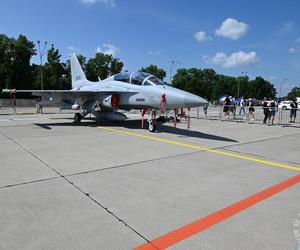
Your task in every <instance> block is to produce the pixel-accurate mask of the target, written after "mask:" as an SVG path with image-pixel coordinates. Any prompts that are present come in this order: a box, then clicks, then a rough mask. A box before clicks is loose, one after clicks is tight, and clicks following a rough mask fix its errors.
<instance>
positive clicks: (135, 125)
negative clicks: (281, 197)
mask: <svg viewBox="0 0 300 250" xmlns="http://www.w3.org/2000/svg"><path fill="white" fill-rule="evenodd" d="M64 120H65V119H64ZM70 120H73V119H70ZM34 125H36V126H38V127H40V128H43V129H47V130H51V129H52V128H51V127H77V126H80V127H86V126H87V127H97V126H105V127H110V126H112V127H123V128H127V129H140V130H143V128H141V120H126V121H120V122H112V121H101V122H95V120H94V119H91V120H90V119H89V120H87V119H85V120H84V121H82V122H81V123H80V124H74V123H73V122H70V123H69V122H60V123H34ZM144 129H147V121H145V128H144ZM159 133H168V134H174V135H178V137H193V138H201V139H207V140H215V141H225V142H238V141H236V140H233V139H230V138H226V137H222V136H217V135H212V134H206V133H202V132H199V131H194V130H189V129H182V128H174V127H172V126H168V125H165V124H164V123H159V122H157V131H156V132H155V133H154V134H159Z"/></svg>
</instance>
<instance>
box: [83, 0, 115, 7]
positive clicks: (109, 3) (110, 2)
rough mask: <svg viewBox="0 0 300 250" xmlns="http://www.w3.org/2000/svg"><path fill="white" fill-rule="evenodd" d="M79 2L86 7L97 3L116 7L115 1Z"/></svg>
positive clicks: (91, 0)
mask: <svg viewBox="0 0 300 250" xmlns="http://www.w3.org/2000/svg"><path fill="white" fill-rule="evenodd" d="M79 1H80V3H82V4H85V5H93V4H96V3H100V4H107V5H110V6H112V7H115V6H116V3H115V0H79Z"/></svg>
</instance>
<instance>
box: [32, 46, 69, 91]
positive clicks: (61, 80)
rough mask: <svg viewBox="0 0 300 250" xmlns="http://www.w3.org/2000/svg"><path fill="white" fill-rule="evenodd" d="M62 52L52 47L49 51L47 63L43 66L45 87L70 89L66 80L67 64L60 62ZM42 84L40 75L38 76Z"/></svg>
mask: <svg viewBox="0 0 300 250" xmlns="http://www.w3.org/2000/svg"><path fill="white" fill-rule="evenodd" d="M60 58H61V54H60V53H59V50H58V49H55V48H54V45H53V44H52V46H51V48H50V49H49V50H48V51H47V63H45V65H44V66H43V75H44V81H43V82H44V89H69V88H70V85H69V84H68V82H67V80H66V73H67V72H66V65H65V64H64V63H61V62H60ZM37 81H38V84H39V85H40V77H37Z"/></svg>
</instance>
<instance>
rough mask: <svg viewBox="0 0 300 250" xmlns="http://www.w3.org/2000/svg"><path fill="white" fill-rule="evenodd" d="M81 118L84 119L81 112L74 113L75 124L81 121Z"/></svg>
mask: <svg viewBox="0 0 300 250" xmlns="http://www.w3.org/2000/svg"><path fill="white" fill-rule="evenodd" d="M81 119H82V115H81V114H80V113H75V115H74V123H75V124H78V123H80V122H81Z"/></svg>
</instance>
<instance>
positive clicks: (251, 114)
mask: <svg viewBox="0 0 300 250" xmlns="http://www.w3.org/2000/svg"><path fill="white" fill-rule="evenodd" d="M257 104H258V103H257V101H256V100H254V99H252V98H249V99H245V98H244V97H241V99H240V100H239V101H236V100H235V98H233V97H231V96H227V97H225V98H224V100H223V114H224V117H225V119H228V118H229V116H230V114H231V113H232V115H233V118H235V116H236V112H237V108H239V111H238V114H239V115H246V114H247V115H248V119H249V121H254V120H255V107H256V106H257ZM261 106H262V109H263V115H264V118H263V123H264V124H268V125H274V120H275V115H276V112H277V111H278V104H277V102H276V101H275V100H272V99H267V98H264V100H263V101H262V102H261ZM246 107H247V111H248V112H246ZM297 110H298V103H297V100H296V99H294V100H292V101H291V103H290V120H289V122H290V123H295V120H296V116H297ZM205 116H207V107H206V108H205Z"/></svg>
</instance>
